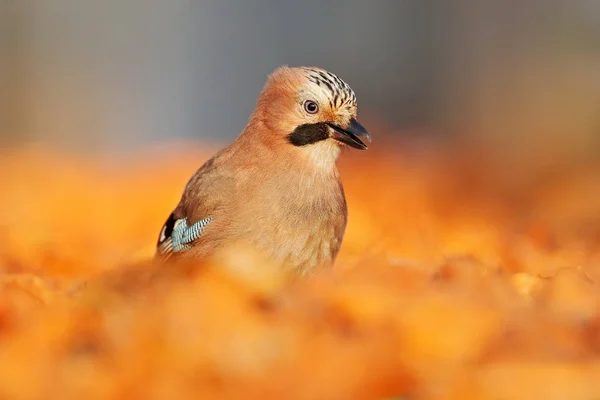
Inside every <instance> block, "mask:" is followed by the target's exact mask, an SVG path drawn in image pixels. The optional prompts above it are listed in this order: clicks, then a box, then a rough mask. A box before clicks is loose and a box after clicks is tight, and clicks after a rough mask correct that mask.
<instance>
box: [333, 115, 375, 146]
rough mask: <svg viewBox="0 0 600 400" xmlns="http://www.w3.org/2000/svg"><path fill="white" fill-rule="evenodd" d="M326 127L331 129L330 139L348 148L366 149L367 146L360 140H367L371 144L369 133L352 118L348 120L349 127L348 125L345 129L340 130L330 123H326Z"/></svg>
mask: <svg viewBox="0 0 600 400" xmlns="http://www.w3.org/2000/svg"><path fill="white" fill-rule="evenodd" d="M327 125H329V126H330V127H331V128H332V129H333V133H332V134H331V137H332V138H334V139H335V140H337V141H340V142H342V143H345V144H347V145H348V146H352V147H354V148H355V149H360V150H366V149H367V145H366V144H365V143H364V142H363V141H362V140H361V139H363V140H364V139H367V140H368V141H369V142H371V135H370V134H369V132H367V130H366V129H365V127H364V126H362V125H361V124H359V123H358V121H357V120H355V119H354V118H352V119H351V120H350V125H348V127H347V128H342V127H340V126H338V125H334V124H332V123H328V124H327Z"/></svg>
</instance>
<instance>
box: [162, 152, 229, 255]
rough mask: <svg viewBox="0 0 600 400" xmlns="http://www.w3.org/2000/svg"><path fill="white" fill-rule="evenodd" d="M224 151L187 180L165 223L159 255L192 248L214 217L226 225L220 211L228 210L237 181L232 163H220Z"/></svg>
mask: <svg viewBox="0 0 600 400" xmlns="http://www.w3.org/2000/svg"><path fill="white" fill-rule="evenodd" d="M222 154H223V153H221V154H219V153H218V154H217V155H215V156H214V157H213V158H212V159H210V160H209V161H207V162H206V163H205V164H204V165H203V166H202V167H201V168H200V169H198V171H196V173H195V174H194V175H193V176H192V178H191V179H190V180H189V181H188V183H187V185H186V188H185V190H184V192H183V195H182V198H181V201H180V202H179V205H178V206H177V207H176V208H175V210H174V211H173V212H172V213H171V215H170V216H169V218H168V219H167V221H166V222H165V224H164V225H163V228H162V230H161V233H160V236H159V239H158V244H157V254H158V255H161V256H164V257H169V256H171V255H173V254H175V253H180V252H184V251H186V250H189V249H190V248H191V247H192V245H193V244H194V242H195V241H196V240H198V239H199V238H200V237H201V236H202V234H203V233H204V228H205V227H206V225H208V224H210V223H211V222H213V220H215V219H219V220H220V224H221V225H222V224H223V220H224V219H226V216H225V218H224V216H223V215H221V214H219V212H220V211H219V210H221V211H223V210H227V209H229V207H228V206H227V205H228V204H229V203H230V202H231V201H232V197H233V196H232V195H233V187H234V183H233V173H232V168H231V165H230V164H227V163H225V164H223V163H221V162H220V159H221V157H222ZM225 214H227V212H226V211H225Z"/></svg>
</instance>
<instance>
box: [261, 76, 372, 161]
mask: <svg viewBox="0 0 600 400" xmlns="http://www.w3.org/2000/svg"><path fill="white" fill-rule="evenodd" d="M356 114H357V104H356V95H355V94H354V91H353V90H352V89H351V88H350V86H349V85H348V84H347V83H346V82H344V81H343V80H341V79H340V78H338V77H337V76H336V75H334V74H332V73H331V72H328V71H325V70H323V69H320V68H315V67H294V68H290V67H285V66H284V67H280V68H278V69H277V70H275V71H274V72H273V73H272V74H271V75H270V76H269V79H268V81H267V83H266V85H265V87H264V88H263V91H262V92H261V94H260V96H259V98H258V102H257V107H256V111H255V114H254V118H257V119H259V120H260V121H261V122H262V123H263V124H264V125H266V127H267V128H268V131H269V140H273V141H275V142H276V143H280V144H281V145H283V146H290V147H293V148H299V149H301V150H302V151H303V152H306V153H308V154H320V155H323V156H325V155H331V157H333V159H335V158H337V155H338V153H339V150H340V148H341V147H344V146H350V147H353V148H356V149H360V150H364V149H366V148H367V145H366V144H365V141H369V142H370V141H371V135H370V134H369V133H368V132H367V130H366V129H365V128H364V127H363V126H362V125H361V124H360V123H359V122H358V121H357V120H356Z"/></svg>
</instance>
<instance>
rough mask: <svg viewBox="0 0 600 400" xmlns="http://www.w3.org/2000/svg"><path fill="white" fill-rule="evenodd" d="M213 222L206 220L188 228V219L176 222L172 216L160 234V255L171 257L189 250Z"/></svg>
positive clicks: (210, 219)
mask: <svg viewBox="0 0 600 400" xmlns="http://www.w3.org/2000/svg"><path fill="white" fill-rule="evenodd" d="M212 220H213V219H212V218H204V219H202V220H200V221H198V222H196V223H195V224H193V225H192V226H188V224H187V218H181V219H177V220H176V219H175V218H174V217H173V215H172V214H171V216H170V217H169V219H168V220H167V222H166V223H165V225H164V226H163V229H162V230H161V232H160V237H159V239H158V249H157V251H158V253H159V254H161V255H169V254H172V253H179V252H182V251H185V250H189V249H190V248H191V247H192V243H193V242H194V241H195V240H197V239H198V238H199V237H200V236H202V233H204V227H205V226H206V225H208V224H210V223H211V222H212Z"/></svg>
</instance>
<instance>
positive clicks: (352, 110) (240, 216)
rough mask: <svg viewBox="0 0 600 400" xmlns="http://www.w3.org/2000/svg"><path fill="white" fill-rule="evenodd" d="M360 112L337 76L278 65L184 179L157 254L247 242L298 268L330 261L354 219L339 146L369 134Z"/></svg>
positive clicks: (206, 251)
mask: <svg viewBox="0 0 600 400" xmlns="http://www.w3.org/2000/svg"><path fill="white" fill-rule="evenodd" d="M356 112H357V106H356V96H355V95H354V92H353V91H352V89H350V87H349V86H348V85H347V84H346V83H345V82H343V81H342V80H341V79H339V78H338V77H337V76H335V75H333V74H331V73H329V72H327V71H325V70H322V69H319V68H312V67H310V68H309V67H297V68H288V67H281V68H278V69H277V70H276V71H275V72H273V73H272V74H271V76H270V77H269V79H268V81H267V83H266V85H265V87H264V88H263V90H262V92H261V93H260V95H259V97H258V100H257V104H256V109H255V110H254V112H253V114H252V115H251V117H250V119H249V122H248V125H247V126H246V128H245V129H244V131H243V132H242V133H241V134H240V136H238V138H237V139H236V140H235V141H234V142H233V143H231V144H230V145H229V146H227V147H226V148H224V149H223V150H221V151H220V152H218V153H217V154H215V155H214V156H213V157H212V158H211V159H210V160H208V161H207V162H206V163H205V164H204V165H203V166H202V167H201V168H200V169H199V170H198V171H197V172H196V173H195V174H194V176H193V177H192V178H191V179H190V181H189V182H188V184H187V185H186V187H185V190H184V193H183V196H182V198H181V201H180V202H179V205H178V206H177V207H176V208H175V210H174V211H173V213H172V214H171V215H170V217H169V219H168V220H167V222H166V223H165V225H164V227H163V230H162V231H161V235H160V238H159V241H158V249H157V255H158V256H159V257H172V256H176V257H192V258H197V259H202V258H204V257H206V256H208V255H210V254H212V253H213V252H214V251H215V250H216V249H219V248H221V247H223V246H228V245H236V244H243V245H250V246H252V247H253V248H255V249H257V250H259V251H261V252H263V253H264V254H265V255H266V256H268V257H269V258H270V259H271V260H273V261H274V262H276V263H277V264H279V265H281V266H282V267H283V268H288V269H291V270H293V271H294V272H296V273H298V274H306V273H308V272H310V271H312V270H313V269H314V268H316V267H328V266H331V265H332V264H333V262H334V260H335V258H336V255H337V253H338V251H339V249H340V245H341V242H342V238H343V236H344V230H345V228H346V220H347V207H346V199H345V197H344V190H343V188H342V184H341V182H340V179H339V175H338V171H337V167H336V159H337V157H338V155H339V153H340V148H341V147H342V146H346V145H349V146H352V147H355V148H359V149H366V145H365V144H364V143H363V141H362V140H361V139H363V140H364V139H367V140H369V141H370V140H371V137H370V135H369V134H368V133H367V131H366V130H365V129H364V128H363V127H362V126H361V125H360V124H359V123H358V122H357V121H356V119H355V118H356Z"/></svg>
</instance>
